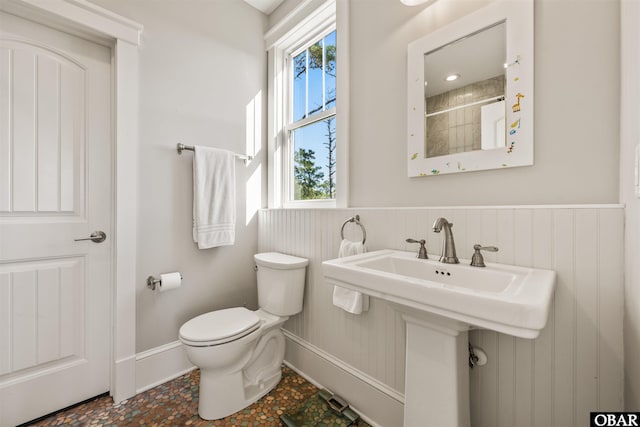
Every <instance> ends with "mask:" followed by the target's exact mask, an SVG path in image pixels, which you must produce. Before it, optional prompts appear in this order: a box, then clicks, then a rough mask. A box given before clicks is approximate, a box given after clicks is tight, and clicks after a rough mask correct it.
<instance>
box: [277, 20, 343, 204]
mask: <svg viewBox="0 0 640 427" xmlns="http://www.w3.org/2000/svg"><path fill="white" fill-rule="evenodd" d="M288 63H289V70H288V74H289V84H288V85H289V90H290V93H291V96H290V102H289V114H288V117H289V120H288V123H287V125H286V129H287V135H286V137H287V139H288V141H287V149H288V150H287V151H288V159H289V162H287V163H288V164H289V165H292V166H293V167H289V168H288V170H287V171H286V172H287V174H288V179H287V180H285V182H287V183H288V185H287V187H288V188H286V189H285V191H286V192H288V199H289V200H290V201H299V200H326V199H335V192H336V158H335V155H336V142H337V140H336V102H337V99H336V69H337V68H336V31H335V30H332V31H331V32H329V33H328V34H326V35H323V36H321V37H320V38H319V39H318V40H316V41H314V42H312V43H310V44H308V45H306V46H305V47H303V48H302V49H299V50H297V51H296V52H294V53H293V54H291V55H289V58H288Z"/></svg>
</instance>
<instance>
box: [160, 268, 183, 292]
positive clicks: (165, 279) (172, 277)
mask: <svg viewBox="0 0 640 427" xmlns="http://www.w3.org/2000/svg"><path fill="white" fill-rule="evenodd" d="M180 285H182V274H180V273H179V272H177V271H176V272H173V273H165V274H161V275H160V292H165V291H170V290H172V289H177V288H179V287H180Z"/></svg>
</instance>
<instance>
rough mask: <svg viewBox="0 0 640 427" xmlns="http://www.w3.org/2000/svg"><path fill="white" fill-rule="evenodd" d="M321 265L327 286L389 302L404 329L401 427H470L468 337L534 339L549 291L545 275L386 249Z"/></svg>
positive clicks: (551, 282)
mask: <svg viewBox="0 0 640 427" xmlns="http://www.w3.org/2000/svg"><path fill="white" fill-rule="evenodd" d="M432 258H435V256H432ZM322 264H323V273H324V277H325V279H326V282H327V284H329V285H335V286H341V287H344V288H349V289H352V290H356V291H359V292H362V293H365V294H367V295H370V296H373V297H377V298H381V299H384V300H386V301H389V302H391V303H393V305H394V306H395V307H396V309H397V310H399V311H400V312H401V313H402V316H403V318H404V320H405V321H406V322H407V351H406V354H407V356H406V357H407V359H406V368H405V379H406V380H405V409H404V425H405V426H406V427H417V426H420V427H430V426H433V427H441V426H460V427H467V426H469V425H470V420H469V369H468V364H467V361H468V350H467V343H468V336H467V331H468V330H469V329H471V328H484V329H491V330H494V331H498V332H502V333H505V334H509V335H514V336H517V337H521V338H530V339H533V338H536V337H537V336H538V335H539V334H540V331H541V330H542V328H544V325H545V324H546V322H547V317H548V313H549V307H550V305H551V299H552V297H553V290H554V286H555V272H553V271H550V270H540V269H533V268H525V267H516V266H510V265H504V264H494V263H487V266H486V267H471V266H469V261H468V260H463V259H461V260H460V264H443V263H440V262H438V261H437V260H434V259H426V260H425V259H418V258H416V255H415V253H413V252H404V251H396V250H388V249H384V250H379V251H374V252H369V253H365V254H360V255H354V256H350V257H345V258H338V259H333V260H328V261H325V262H323V263H322Z"/></svg>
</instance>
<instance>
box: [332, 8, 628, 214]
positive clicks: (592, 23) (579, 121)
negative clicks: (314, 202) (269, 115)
mask: <svg viewBox="0 0 640 427" xmlns="http://www.w3.org/2000/svg"><path fill="white" fill-rule="evenodd" d="M487 3H488V2H487V1H477V0H447V1H445V0H441V1H437V2H435V3H433V5H432V6H430V7H428V8H425V7H407V6H404V5H402V4H401V3H400V1H396V0H393V1H390V0H350V4H351V13H350V15H351V22H350V26H351V28H350V31H351V32H350V37H351V44H350V52H351V57H350V64H351V92H350V97H351V98H350V99H351V111H350V114H351V121H350V127H351V138H350V141H349V143H350V165H349V166H350V204H349V205H350V206H443V205H444V206H448V205H457V206H459V205H478V204H482V205H494V204H495V205H500V204H548V203H552V204H555V203H616V202H617V201H618V163H619V159H618V146H619V144H618V136H619V125H618V120H619V110H620V107H619V81H620V77H619V48H618V47H619V45H618V42H619V18H620V17H619V3H618V2H617V1H611V0H593V1H579V0H536V1H535V82H534V83H535V103H536V104H535V165H534V166H533V167H524V168H513V169H508V170H497V171H485V172H472V173H465V174H456V175H444V176H433V177H426V178H411V179H409V178H407V170H406V169H407V167H406V143H405V140H406V136H405V133H406V55H407V43H408V42H410V41H412V40H414V39H417V38H419V37H421V36H423V35H426V34H428V33H429V32H430V31H433V30H435V29H436V28H439V27H441V26H443V25H445V24H446V23H449V22H451V21H453V20H455V19H457V18H459V17H461V16H463V15H466V14H468V13H470V12H472V11H473V10H476V9H478V8H480V7H482V6H483V5H485V4H487ZM338 49H339V47H338Z"/></svg>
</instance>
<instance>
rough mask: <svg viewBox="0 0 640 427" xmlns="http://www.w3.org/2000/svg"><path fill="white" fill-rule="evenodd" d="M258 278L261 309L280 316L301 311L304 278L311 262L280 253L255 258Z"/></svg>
mask: <svg viewBox="0 0 640 427" xmlns="http://www.w3.org/2000/svg"><path fill="white" fill-rule="evenodd" d="M253 259H254V260H255V262H256V271H257V274H258V305H259V306H260V308H262V309H263V310H265V311H267V312H269V313H271V314H275V315H278V316H292V315H294V314H296V313H300V312H301V311H302V299H303V296H304V276H305V270H306V267H307V264H309V260H308V259H306V258H300V257H296V256H291V255H285V254H281V253H277V252H267V253H261V254H256V255H254V256H253Z"/></svg>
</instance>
